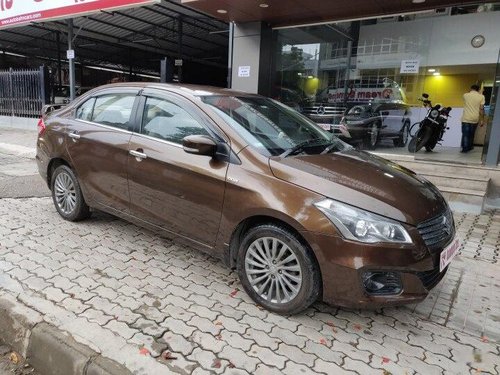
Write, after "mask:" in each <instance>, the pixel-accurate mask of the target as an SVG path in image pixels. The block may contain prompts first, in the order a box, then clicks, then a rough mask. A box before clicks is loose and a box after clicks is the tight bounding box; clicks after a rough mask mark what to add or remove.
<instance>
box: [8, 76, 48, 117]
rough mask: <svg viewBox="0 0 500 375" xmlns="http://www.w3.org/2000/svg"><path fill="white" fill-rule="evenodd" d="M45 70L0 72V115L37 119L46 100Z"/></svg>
mask: <svg viewBox="0 0 500 375" xmlns="http://www.w3.org/2000/svg"><path fill="white" fill-rule="evenodd" d="M46 92H47V90H46V79H45V69H44V67H40V69H37V70H27V69H26V70H25V69H21V70H14V69H9V70H0V115H1V116H19V117H37V116H39V115H40V111H41V109H42V107H43V105H44V104H46V103H47V101H46V99H48V97H47V95H46Z"/></svg>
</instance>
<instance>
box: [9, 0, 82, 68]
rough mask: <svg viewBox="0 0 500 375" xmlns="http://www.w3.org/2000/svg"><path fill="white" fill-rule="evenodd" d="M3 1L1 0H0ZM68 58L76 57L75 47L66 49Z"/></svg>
mask: <svg viewBox="0 0 500 375" xmlns="http://www.w3.org/2000/svg"><path fill="white" fill-rule="evenodd" d="M0 1H1V0H0ZM66 58H67V59H68V60H70V59H74V58H75V50H74V49H69V50H67V51H66Z"/></svg>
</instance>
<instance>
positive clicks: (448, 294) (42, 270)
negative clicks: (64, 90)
mask: <svg viewBox="0 0 500 375" xmlns="http://www.w3.org/2000/svg"><path fill="white" fill-rule="evenodd" d="M33 216H36V217H38V218H39V220H37V225H33V224H32V222H31V221H32V220H31V219H32V217H33ZM456 219H457V227H458V232H459V233H461V236H463V246H462V248H461V252H462V254H461V256H460V257H459V258H457V259H456V260H454V262H453V263H452V265H451V266H450V269H449V272H448V273H447V275H446V276H445V278H444V279H443V281H442V283H441V284H440V285H439V286H438V287H437V288H436V289H435V290H434V291H433V292H432V293H431V296H430V297H429V298H428V299H427V300H426V301H424V302H422V303H420V304H416V305H411V306H406V307H398V308H385V309H378V310H363V311H359V310H348V309H342V308H337V307H332V306H328V305H326V304H324V303H316V304H314V305H313V306H312V307H311V308H309V309H307V310H306V311H305V312H303V313H301V314H298V315H295V316H291V317H289V316H281V315H277V314H274V313H271V312H269V311H267V310H265V309H263V308H261V307H259V306H257V305H256V304H255V303H253V302H252V301H251V300H250V298H249V297H248V295H246V293H245V292H244V291H243V290H242V287H241V284H240V283H239V281H238V279H237V276H236V273H235V272H234V271H231V270H229V269H227V268H225V267H224V266H223V265H222V263H220V262H219V261H218V260H216V259H214V258H211V257H210V256H208V255H207V254H203V253H199V252H197V251H194V250H192V249H189V248H187V247H185V246H181V245H178V244H176V243H175V242H172V241H171V240H169V239H166V238H164V237H162V236H160V235H158V234H156V233H153V232H150V231H148V230H145V229H142V228H139V227H137V226H135V225H133V224H130V223H126V222H124V221H121V220H119V219H115V218H113V217H112V216H110V215H107V214H103V213H95V214H94V216H93V218H91V219H90V220H88V221H85V222H81V223H70V222H65V221H63V220H62V219H60V218H59V216H58V215H57V214H56V213H55V211H54V209H53V206H52V202H51V200H50V199H48V198H41V199H40V198H33V199H3V200H0V292H4V293H10V294H13V295H16V296H18V300H19V302H20V303H23V304H25V305H27V306H30V307H32V308H34V309H35V310H37V311H38V312H40V314H42V316H43V319H44V320H45V321H47V322H50V323H52V324H55V325H56V326H58V327H59V328H61V329H63V330H67V331H68V332H69V333H71V334H72V335H73V336H74V337H75V338H76V339H77V340H79V341H81V342H83V343H85V344H88V345H89V346H91V347H94V348H96V349H97V350H99V351H100V352H102V353H103V355H106V356H108V357H110V358H114V359H115V360H118V361H121V362H122V363H124V364H126V365H129V364H130V365H132V363H133V362H134V361H139V362H140V363H142V362H141V361H146V360H147V359H148V358H146V357H148V356H149V357H150V358H149V359H151V360H153V362H147V363H148V364H147V367H144V372H143V373H148V374H153V373H194V374H205V373H224V374H234V375H237V374H240V373H249V374H266V375H267V374H269V375H272V374H274V373H276V374H283V373H292V374H302V373H303V374H306V373H307V372H310V371H313V372H315V373H319V374H343V373H346V374H347V373H355V372H351V371H350V370H352V371H357V372H358V373H360V374H365V373H370V374H372V373H373V374H377V373H380V374H386V375H387V374H389V373H390V374H393V375H396V374H413V373H419V374H426V375H427V374H433V373H436V374H441V373H445V374H446V373H450V374H455V373H457V374H461V373H479V372H482V373H491V374H495V373H498V371H499V368H498V365H499V363H498V358H499V356H500V347H499V340H500V326H499V323H498V321H495V319H498V316H499V315H500V308H499V307H498V306H500V293H499V290H500V287H499V285H500V273H499V272H498V271H499V266H498V263H497V259H498V252H499V251H498V250H499V243H500V214H498V213H495V214H487V215H481V216H474V215H462V214H461V215H458V216H457V218H456ZM474 226H475V227H476V229H474V228H472V229H471V227H474ZM0 335H1V333H0ZM143 347H144V348H146V349H147V352H146V353H149V354H147V355H146V356H143V355H141V354H140V349H141V348H143ZM166 351H169V352H170V355H171V356H172V357H175V358H176V359H163V358H162V355H164V354H165V352H166ZM153 358H154V359H153ZM144 363H146V362H144ZM153 363H154V365H153Z"/></svg>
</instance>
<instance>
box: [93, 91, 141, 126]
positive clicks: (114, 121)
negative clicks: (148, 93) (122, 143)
mask: <svg viewBox="0 0 500 375" xmlns="http://www.w3.org/2000/svg"><path fill="white" fill-rule="evenodd" d="M135 98H136V95H135V94H109V95H103V96H100V97H98V98H97V99H96V101H95V105H94V111H93V113H92V121H93V122H97V123H99V124H102V125H108V126H113V127H115V128H119V129H124V130H128V128H129V124H130V117H131V115H132V108H133V107H134V102H135Z"/></svg>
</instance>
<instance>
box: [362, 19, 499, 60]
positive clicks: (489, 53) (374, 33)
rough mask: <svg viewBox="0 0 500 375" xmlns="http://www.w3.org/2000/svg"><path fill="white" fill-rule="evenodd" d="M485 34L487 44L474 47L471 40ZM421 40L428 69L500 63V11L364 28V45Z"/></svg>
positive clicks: (420, 43) (419, 42)
mask: <svg viewBox="0 0 500 375" xmlns="http://www.w3.org/2000/svg"><path fill="white" fill-rule="evenodd" d="M476 35H483V36H484V37H485V39H486V42H485V44H484V45H483V46H482V47H480V48H473V47H472V46H471V44H470V41H471V39H472V38H473V37H474V36H476ZM384 38H386V39H398V38H399V39H401V40H410V41H415V40H416V41H417V43H418V44H419V45H420V52H421V53H420V55H421V57H422V61H421V64H423V65H427V66H442V65H470V64H491V63H496V62H497V59H498V52H499V49H500V12H487V13H474V14H464V15H456V16H443V17H432V18H423V19H417V20H414V21H405V22H394V23H392V22H390V23H380V24H376V25H368V26H362V27H361V30H360V37H359V41H360V45H361V44H363V43H364V42H365V41H366V42H368V43H371V42H372V41H375V43H376V44H377V43H381V42H382V39H384Z"/></svg>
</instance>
